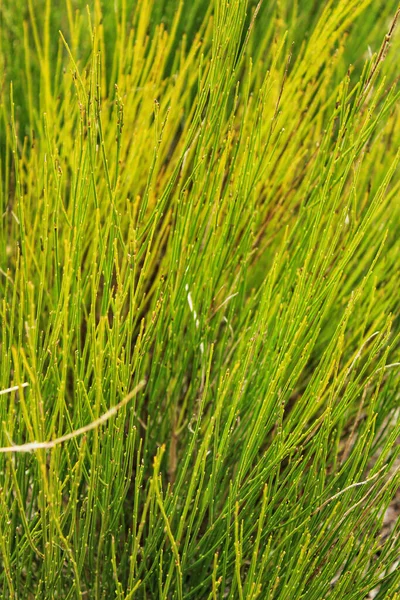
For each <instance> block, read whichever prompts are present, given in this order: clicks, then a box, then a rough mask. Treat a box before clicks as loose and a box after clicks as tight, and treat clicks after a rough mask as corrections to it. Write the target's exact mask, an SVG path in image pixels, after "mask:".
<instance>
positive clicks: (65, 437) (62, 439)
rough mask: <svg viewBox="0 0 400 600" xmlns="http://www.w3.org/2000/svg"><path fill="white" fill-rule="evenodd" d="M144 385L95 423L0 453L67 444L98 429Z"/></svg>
mask: <svg viewBox="0 0 400 600" xmlns="http://www.w3.org/2000/svg"><path fill="white" fill-rule="evenodd" d="M145 383H146V382H145V381H141V382H140V383H139V384H138V385H137V386H136V387H135V389H134V390H132V391H131V392H130V393H129V394H128V395H127V396H125V398H124V399H123V400H121V402H119V403H118V404H116V405H115V406H113V407H112V408H110V409H109V410H108V411H107V412H105V413H104V414H103V415H101V416H100V417H99V418H98V419H96V420H95V421H92V423H89V425H85V426H84V427H80V428H79V429H76V430H75V431H71V432H70V433H67V434H65V435H62V436H61V437H59V438H56V439H55V440H51V441H50V442H28V443H27V444H21V445H20V446H17V445H14V446H5V447H4V448H0V453H6V452H9V453H10V452H13V453H14V452H33V451H34V450H40V449H43V448H44V449H46V450H47V449H49V448H54V446H57V445H58V444H62V443H63V442H67V441H68V440H71V439H73V438H76V437H78V436H79V435H82V434H84V433H87V432H88V431H91V430H92V429H96V427H98V426H99V425H101V424H102V423H105V422H106V421H108V419H110V417H112V416H113V415H115V414H116V413H117V412H118V411H119V410H120V409H121V408H122V407H123V406H125V405H126V404H128V402H129V400H131V399H132V398H133V397H134V396H136V394H137V393H138V392H139V391H140V390H141V389H142V388H143V387H144V385H145ZM18 387H19V386H17V389H18Z"/></svg>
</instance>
